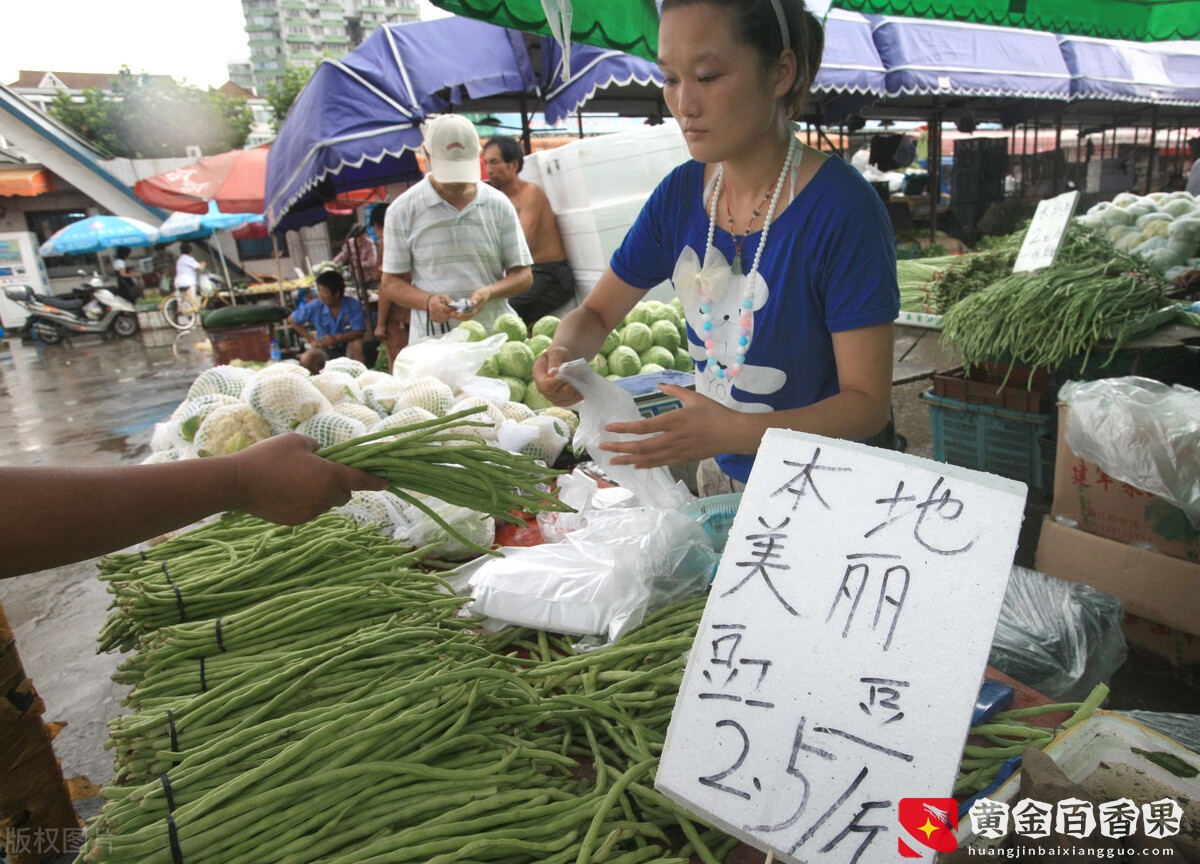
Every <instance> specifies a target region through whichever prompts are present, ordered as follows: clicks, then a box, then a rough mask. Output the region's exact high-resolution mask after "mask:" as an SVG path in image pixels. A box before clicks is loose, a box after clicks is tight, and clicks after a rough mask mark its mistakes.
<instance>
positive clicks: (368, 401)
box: [362, 377, 404, 417]
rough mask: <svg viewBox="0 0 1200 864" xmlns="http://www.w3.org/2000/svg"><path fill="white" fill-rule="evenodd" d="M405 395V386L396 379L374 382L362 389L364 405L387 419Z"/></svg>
mask: <svg viewBox="0 0 1200 864" xmlns="http://www.w3.org/2000/svg"><path fill="white" fill-rule="evenodd" d="M403 393H404V385H403V384H401V383H400V382H399V381H397V380H396V379H395V378H391V377H389V378H388V379H387V380H386V381H379V382H373V383H371V384H367V385H365V386H364V387H363V388H362V401H363V404H364V405H366V406H368V407H369V408H373V409H374V410H375V412H376V413H377V414H379V415H380V416H383V417H386V416H387V415H388V414H391V413H392V412H393V411H394V410H395V409H396V408H397V406H398V403H399V401H400V397H401V396H402V395H403Z"/></svg>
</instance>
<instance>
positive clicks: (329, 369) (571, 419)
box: [146, 357, 578, 463]
mask: <svg viewBox="0 0 1200 864" xmlns="http://www.w3.org/2000/svg"><path fill="white" fill-rule="evenodd" d="M472 382H474V384H476V385H484V386H475V387H472V386H470V385H471V383H472ZM506 395H507V394H506V393H505V392H504V388H503V387H500V386H499V385H498V384H497V383H496V382H492V381H489V380H486V379H480V378H475V379H471V380H470V381H468V382H467V384H465V385H464V386H463V387H462V388H460V389H458V390H455V389H454V388H452V387H451V386H450V385H449V384H447V383H445V382H444V381H442V380H440V379H439V378H437V377H434V376H432V375H428V376H422V377H419V378H414V379H412V380H402V379H400V378H396V377H393V376H392V375H389V374H388V373H386V372H377V371H374V370H368V369H367V368H366V367H365V366H364V365H363V364H362V363H359V362H358V361H356V360H350V359H348V358H344V357H342V358H338V359H335V360H332V361H330V362H329V363H328V364H327V365H326V366H325V368H324V369H323V370H322V371H321V373H320V374H319V375H310V374H309V372H308V370H306V369H305V368H304V367H303V366H300V365H299V364H296V363H273V364H271V365H269V366H265V367H262V368H260V369H257V370H254V369H250V368H242V367H237V366H216V367H214V368H212V369H208V370H206V371H205V372H202V373H201V374H200V375H199V377H197V378H196V380H195V381H194V382H192V386H191V387H190V388H189V390H188V395H187V398H186V399H185V400H184V401H183V402H182V403H181V404H180V405H179V407H178V408H176V409H175V411H174V412H173V413H172V414H171V416H170V418H169V419H168V420H166V421H165V422H163V423H159V424H158V425H157V426H156V427H155V430H154V434H153V436H152V437H151V440H150V449H151V450H152V451H153V452H152V454H151V456H150V457H149V459H147V460H146V461H152V462H168V461H173V460H176V459H186V458H190V457H194V456H205V455H223V454H227V453H234V452H236V451H238V450H241V449H242V448H244V447H248V446H249V445H251V444H253V443H255V442H256V441H261V440H263V439H264V438H269V437H270V436H272V435H279V434H281V433H284V432H291V431H296V432H301V433H303V434H305V435H309V436H311V437H313V438H315V439H317V441H318V442H319V443H320V445H321V446H322V447H329V446H332V445H334V444H339V443H341V442H343V441H348V440H350V439H351V438H357V437H358V436H360V435H363V434H366V433H368V432H377V431H379V430H382V429H393V428H394V429H397V430H402V429H403V427H405V426H409V425H411V424H413V423H419V422H421V421H424V420H432V419H433V418H435V417H444V416H445V415H447V414H450V413H453V412H456V411H462V410H464V409H466V408H471V407H475V406H481V407H483V408H484V409H485V410H484V411H483V412H482V413H480V414H479V415H478V416H477V417H475V418H473V420H474V421H475V422H482V423H484V424H486V425H484V426H482V427H473V431H474V432H475V433H476V434H479V435H480V436H481V437H482V438H483V439H484V440H485V441H487V442H488V443H491V444H496V443H498V442H499V443H500V446H504V444H503V443H502V442H501V432H502V431H503V430H506V429H507V428H508V427H519V429H517V432H518V433H519V434H516V435H512V436H508V437H509V439H510V440H520V441H521V442H522V443H521V444H520V446H519V447H516V448H512V447H510V448H506V449H514V450H520V451H521V452H529V453H532V454H533V455H535V456H538V457H539V458H543V459H545V460H546V461H547V462H548V463H552V462H553V461H554V460H555V459H556V458H557V456H558V453H559V452H561V450H562V447H563V445H564V444H565V443H566V442H567V441H568V440H569V439H570V436H571V434H572V432H573V431H574V428H575V425H576V424H577V423H578V418H577V417H576V416H575V414H574V413H573V412H571V411H567V410H565V409H562V408H555V407H553V406H548V407H546V408H544V409H542V410H541V411H540V412H535V411H534V410H533V409H532V408H530V407H529V406H527V405H525V404H522V403H520V402H517V401H514V400H508V399H506V398H505V397H506Z"/></svg>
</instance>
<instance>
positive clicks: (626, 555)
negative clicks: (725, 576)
mask: <svg viewBox="0 0 1200 864" xmlns="http://www.w3.org/2000/svg"><path fill="white" fill-rule="evenodd" d="M502 551H503V553H504V557H503V558H488V559H486V560H483V559H480V560H479V561H476V562H472V563H471V564H470V565H467V568H469V578H468V584H469V585H470V588H471V596H472V604H471V606H470V610H471V611H472V612H473V613H475V614H477V615H481V616H483V617H485V618H490V619H494V620H495V621H498V622H505V623H509V624H516V625H519V626H524V627H533V628H536V629H540V630H550V631H553V632H557V633H569V634H572V635H576V636H595V637H600V638H601V639H602V640H607V641H608V642H613V641H615V640H616V639H618V638H620V636H621V635H622V634H623V633H626V632H628V631H629V630H630V629H631V628H633V627H636V626H637V625H638V624H639V623H641V621H642V619H643V618H644V617H645V615H646V612H647V611H649V610H652V609H654V608H657V607H658V606H662V605H666V604H667V603H671V602H674V601H675V600H678V599H680V598H682V597H684V596H686V595H688V594H690V593H696V592H700V591H703V590H705V588H706V587H707V585H708V583H709V581H710V579H711V578H712V574H713V571H714V569H715V568H716V563H717V560H718V556H717V553H716V552H714V551H713V547H712V541H711V540H709V538H708V535H707V534H706V533H705V532H704V529H703V528H702V527H700V525H699V524H698V523H697V522H696V521H695V520H693V519H690V518H689V517H687V516H685V515H684V514H683V513H680V512H679V511H677V510H661V509H658V508H652V507H631V508H625V509H614V510H603V511H593V513H592V514H590V515H589V518H588V524H587V525H586V526H585V527H583V528H581V529H579V530H578V531H575V532H573V533H571V534H568V535H567V536H566V537H564V538H563V539H562V541H561V542H558V543H544V544H542V545H541V546H530V547H505V548H504V549H503V550H502Z"/></svg>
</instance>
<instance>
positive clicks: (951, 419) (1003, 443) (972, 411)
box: [921, 390, 1055, 489]
mask: <svg viewBox="0 0 1200 864" xmlns="http://www.w3.org/2000/svg"><path fill="white" fill-rule="evenodd" d="M921 398H922V399H924V400H925V401H926V402H928V403H929V421H930V425H931V427H932V430H933V458H934V459H936V460H938V461H939V462H948V463H950V464H951V465H961V466H962V467H964V468H974V469H976V470H979V471H987V472H989V473H991V474H999V475H1000V476H1001V477H1008V478H1009V479H1012V480H1020V481H1021V482H1022V483H1025V484H1026V485H1028V486H1032V487H1034V488H1038V489H1042V488H1045V485H1046V484H1048V483H1049V482H1050V481H1051V480H1052V479H1053V477H1052V476H1051V477H1043V464H1042V447H1041V445H1040V444H1039V443H1038V439H1039V438H1041V437H1042V436H1045V435H1052V434H1053V433H1054V431H1055V416H1054V415H1053V414H1035V413H1028V412H1024V411H1010V410H1007V409H1004V408H995V407H992V406H990V405H973V404H971V403H969V402H959V401H958V400H956V399H947V398H946V397H944V396H938V395H936V394H935V393H934V392H933V391H932V390H929V391H926V392H925V393H922V394H921Z"/></svg>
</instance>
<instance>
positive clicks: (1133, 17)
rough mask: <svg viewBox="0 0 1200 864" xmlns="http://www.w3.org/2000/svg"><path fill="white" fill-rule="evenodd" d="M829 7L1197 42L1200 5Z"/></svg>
mask: <svg viewBox="0 0 1200 864" xmlns="http://www.w3.org/2000/svg"><path fill="white" fill-rule="evenodd" d="M496 2H499V0H496ZM509 2H511V0H509ZM832 5H834V6H839V7H841V8H842V9H849V10H851V11H854V12H866V13H868V14H872V15H907V16H910V17H916V18H941V19H952V20H955V21H970V22H972V23H975V24H1000V25H1002V26H1005V27H1018V28H1021V29H1024V30H1048V31H1050V32H1051V33H1068V34H1074V35H1080V36H1100V37H1103V38H1105V39H1126V40H1131V41H1135V42H1159V41H1166V40H1168V39H1196V38H1198V37H1200V0H833V2H832Z"/></svg>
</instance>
